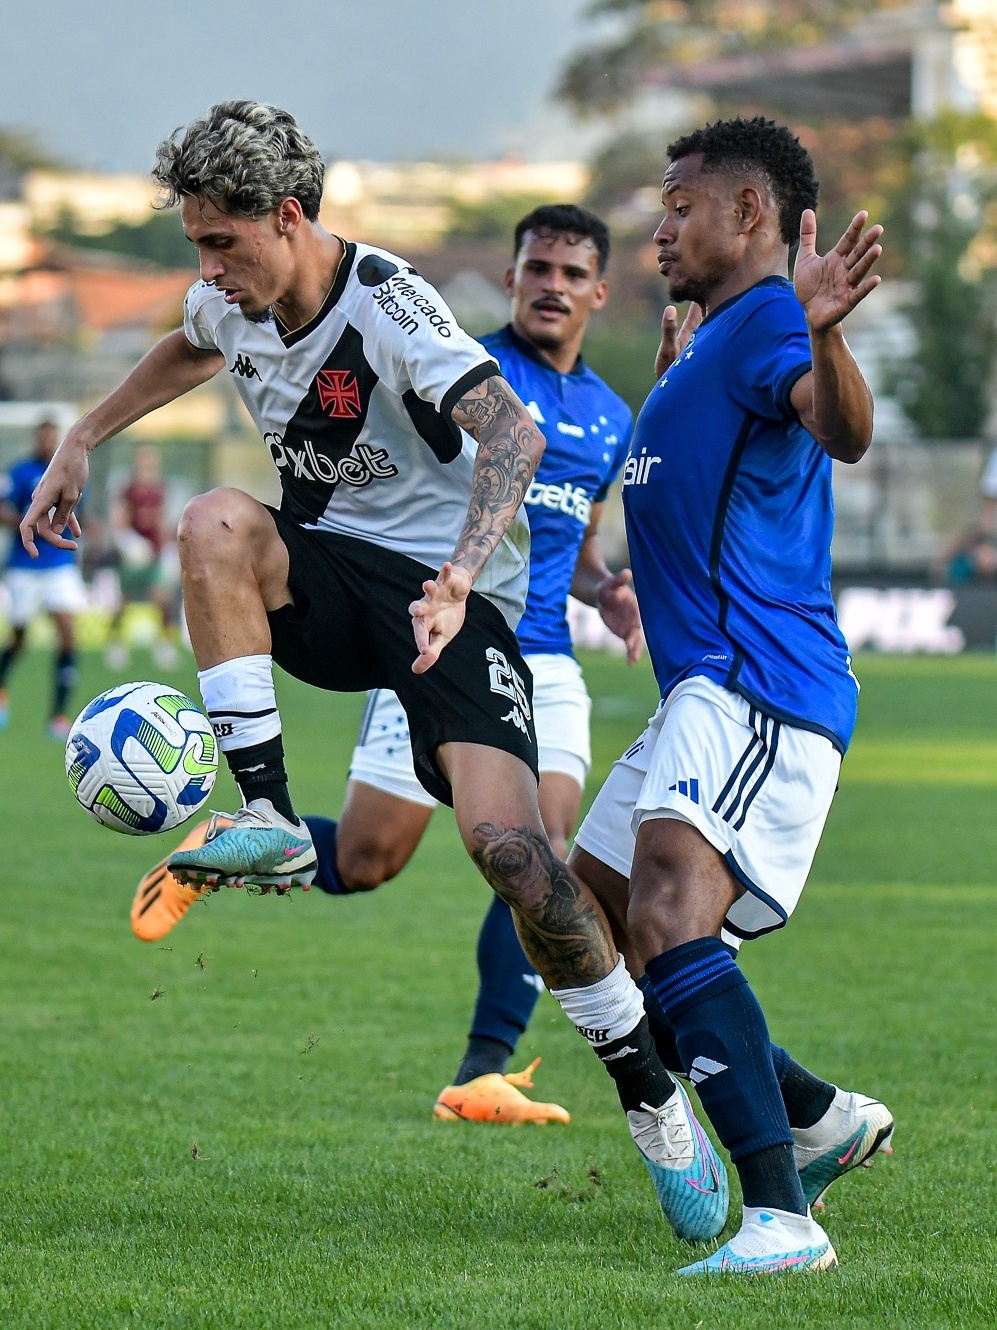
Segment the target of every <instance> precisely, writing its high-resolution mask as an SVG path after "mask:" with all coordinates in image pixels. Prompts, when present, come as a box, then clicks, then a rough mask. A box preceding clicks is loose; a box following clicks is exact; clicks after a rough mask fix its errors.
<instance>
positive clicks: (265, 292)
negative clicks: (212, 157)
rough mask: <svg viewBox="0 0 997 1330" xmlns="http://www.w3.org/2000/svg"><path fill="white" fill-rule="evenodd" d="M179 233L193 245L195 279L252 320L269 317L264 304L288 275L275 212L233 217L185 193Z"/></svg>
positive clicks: (283, 286)
mask: <svg viewBox="0 0 997 1330" xmlns="http://www.w3.org/2000/svg"><path fill="white" fill-rule="evenodd" d="M180 217H181V220H182V222H183V229H184V234H185V235H186V236H187V239H188V240H192V241H193V242H194V244H195V245H196V246H197V253H198V259H199V261H200V266H201V277H202V279H203V280H204V281H205V282H210V283H211V284H212V285H213V286H216V287H217V288H218V290H219V291H221V292H222V293H223V294H224V296H225V303H226V304H227V305H238V306H239V308H240V310H241V311H242V313H243V314H244V315H245V316H246V318H247V319H249V320H250V321H251V322H254V323H262V322H265V321H266V320H267V319H269V317H270V307H271V305H273V304H274V303H275V302H276V301H278V300H279V299H280V298H281V296H282V295H283V294H284V293H285V291H286V290H287V288H288V286H289V285H290V282H291V279H292V276H293V261H292V258H291V254H290V249H289V246H288V245H287V244H285V243H284V232H283V230H282V229H281V227H282V220H281V213H280V211H277V212H273V213H270V214H269V215H268V216H266V217H261V218H259V219H254V218H252V217H235V216H233V215H232V214H231V213H228V212H223V211H222V209H221V208H218V207H216V206H215V204H213V203H212V202H211V200H210V199H201V198H193V197H191V196H190V195H185V196H184V198H183V199H182V200H181V203H180Z"/></svg>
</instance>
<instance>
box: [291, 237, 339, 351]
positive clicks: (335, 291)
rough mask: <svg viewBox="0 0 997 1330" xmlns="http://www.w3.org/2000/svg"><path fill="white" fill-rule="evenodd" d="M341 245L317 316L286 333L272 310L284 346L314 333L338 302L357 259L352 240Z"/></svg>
mask: <svg viewBox="0 0 997 1330" xmlns="http://www.w3.org/2000/svg"><path fill="white" fill-rule="evenodd" d="M336 238H337V240H338V239H340V237H338V236H337V237H336ZM342 243H343V248H344V253H343V257H342V259H341V260H340V263H339V269H338V271H337V273H336V280H335V281H334V282H333V284H332V286H331V288H330V290H329V294H328V295H327V296H326V298H325V299H324V300H323V301H322V306H321V308H320V309H319V311H318V313H317V314H313V315H312V317H311V318H310V319H309V320H308V322H307V323H303V324H302V325H301V327H300V328H295V329H294V331H293V332H288V330H287V329H286V328H285V327H284V325H283V323H281V321H280V315H279V314H278V313H277V311H276V310H274V312H273V319H274V324H275V325H276V328H277V334H278V336H279V337H280V340H281V341H282V342H283V343H284V345H285V346H294V345H295V344H296V343H297V342H300V341H301V340H302V338H304V337H307V336H308V334H309V333H310V332H312V331H314V329H315V328H317V327H318V325H319V324H320V323H321V322H322V320H323V319H324V318H325V316H326V315H327V314H328V313H329V311H330V310H331V309H333V308H334V307H335V305H336V304H337V303H338V301H339V297H340V296H341V295H342V294H343V292H344V291H345V290H346V283H347V282H348V281H349V279H350V273H351V272H352V271H353V263H354V260H355V259H356V257H357V247H356V245H355V244H354V243H353V241H352V240H344V241H343V242H342Z"/></svg>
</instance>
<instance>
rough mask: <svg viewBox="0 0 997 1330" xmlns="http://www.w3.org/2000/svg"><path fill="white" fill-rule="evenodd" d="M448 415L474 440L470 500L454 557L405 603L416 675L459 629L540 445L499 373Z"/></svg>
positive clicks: (537, 433)
mask: <svg viewBox="0 0 997 1330" xmlns="http://www.w3.org/2000/svg"><path fill="white" fill-rule="evenodd" d="M452 418H453V421H454V423H455V424H457V425H459V426H460V427H461V429H464V430H467V432H468V434H470V435H471V436H472V438H474V439H475V440H476V441H477V444H478V452H477V456H476V457H475V461H474V474H473V476H472V480H471V502H470V504H469V505H468V509H467V520H466V521H465V523H464V529H463V531H461V533H460V537H459V539H458V541H457V545H456V548H455V549H454V553H453V558H452V559H451V560H449V561H448V562H447V563H445V564H444V565H443V567H442V568H441V569H440V572H439V574H438V576H437V577H435V578H433V579H432V580H431V581H427V582H424V583H423V590H424V591H425V593H426V594H425V595H424V596H423V598H422V599H421V600H417V601H413V603H412V605H411V607H410V609H411V613H412V620H413V628H414V631H415V641H416V646H417V647H418V650H419V655H418V657H417V658H416V661H415V663H414V664H413V666H412V669H413V670H414V672H415V673H416V674H423V673H425V671H426V670H428V669H430V668H431V666H433V665H434V664H435V663H436V661H437V660H438V659H439V655H440V652H441V651H442V650H443V648H444V647H445V646H446V644H447V643H448V642H449V641H450V640H451V639H452V638H454V637H455V636H456V635H457V633H458V632H459V631H460V627H461V624H462V623H463V622H464V602H465V600H466V599H467V597H468V594H469V592H470V590H471V587H472V586H473V585H474V580H475V578H476V577H477V576H478V574H479V573H480V572H481V570H482V568H483V567H484V566H485V564H486V563H487V561H488V559H489V558H490V557H491V555H492V553H493V552H494V550H495V547H496V546H497V545H498V543H499V541H500V540H501V539H502V537H503V536H504V535H505V533H506V531H507V530H508V527H509V523H510V522H511V521H512V519H513V518H514V517H515V515H516V513H517V512H518V511H519V509H520V507H521V506H522V503H523V499H524V497H525V495H526V491H527V489H528V488H529V485H530V481H531V480H532V479H533V475H534V472H535V471H536V469H537V464H538V463H539V461H540V458H541V456H542V455H543V450H544V446H545V441H544V436H543V435H542V434H541V433H540V431H539V430H538V429H537V427H536V425H535V424H534V422H533V417H532V416H531V415H530V413H529V412H528V411H527V409H526V407H525V406H524V405H523V404H522V402H521V401H520V400H519V398H518V397H517V396H516V394H515V393H514V392H513V391H512V389H511V388H510V387H509V385H508V383H506V381H505V379H503V378H501V377H500V376H499V375H495V376H493V377H492V378H489V379H485V381H484V382H483V383H480V384H478V385H477V386H476V387H474V388H472V389H471V390H470V391H469V392H468V393H467V394H466V395H465V396H464V397H462V398H461V399H460V401H458V402H457V404H456V406H455V407H454V409H453V412H452Z"/></svg>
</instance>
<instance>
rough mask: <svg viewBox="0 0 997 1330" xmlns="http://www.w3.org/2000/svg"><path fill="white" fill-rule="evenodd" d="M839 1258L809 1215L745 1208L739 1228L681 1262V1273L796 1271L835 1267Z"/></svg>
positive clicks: (770, 1272)
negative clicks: (709, 1250)
mask: <svg viewBox="0 0 997 1330" xmlns="http://www.w3.org/2000/svg"><path fill="white" fill-rule="evenodd" d="M837 1264H838V1258H837V1256H836V1255H835V1252H834V1248H833V1247H832V1246H831V1243H830V1240H829V1239H828V1236H827V1234H826V1233H825V1232H824V1230H823V1229H822V1228H821V1227H820V1225H819V1224H817V1223H815V1222H814V1220H813V1219H812V1218H811V1217H810V1213H809V1211H808V1212H807V1214H805V1215H794V1214H789V1213H787V1212H786V1211H784V1210H762V1209H749V1208H748V1207H747V1206H746V1207H745V1209H744V1222H743V1223H742V1224H741V1227H740V1229H738V1231H737V1233H735V1234H734V1236H733V1237H732V1238H731V1240H730V1241H729V1242H725V1243H724V1245H723V1246H722V1247H720V1248H719V1249H718V1250H717V1251H715V1252H713V1254H712V1255H711V1256H707V1257H704V1259H703V1260H701V1261H695V1262H694V1263H693V1264H692V1265H686V1266H683V1267H682V1269H681V1270H679V1271H678V1272H677V1273H678V1274H680V1275H797V1274H803V1273H804V1272H807V1271H818V1270H834V1269H835V1268H836V1267H837Z"/></svg>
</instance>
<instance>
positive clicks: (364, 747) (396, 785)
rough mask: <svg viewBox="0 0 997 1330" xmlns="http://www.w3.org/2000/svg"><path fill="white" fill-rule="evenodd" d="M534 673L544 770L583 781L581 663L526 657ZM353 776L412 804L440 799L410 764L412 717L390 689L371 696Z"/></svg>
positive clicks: (585, 725) (587, 752) (588, 755)
mask: <svg viewBox="0 0 997 1330" xmlns="http://www.w3.org/2000/svg"><path fill="white" fill-rule="evenodd" d="M525 660H526V663H527V664H528V665H529V667H530V671H531V673H532V674H533V719H534V722H535V724H536V730H537V746H538V748H539V750H540V774H541V775H543V773H544V772H545V771H557V772H561V773H562V774H564V775H566V776H570V777H571V778H572V779H573V780H575V781H577V782H578V785H579V786H584V785H585V777H586V776H587V775H588V770H589V767H590V766H591V765H592V752H591V748H590V745H589V712H590V711H591V709H592V702H591V699H590V698H589V695H588V690H587V689H586V687H585V680H584V679H583V678H582V672H581V668H580V667H579V665H578V662H577V661H576V660H573V659H572V658H571V656H560V655H542V656H541V655H537V656H526V657H525ZM350 780H358V781H362V782H363V784H364V785H372V786H373V787H374V789H375V790H383V791H384V793H385V794H393V795H394V796H395V797H396V798H398V799H407V800H408V801H409V803H414V804H421V805H422V806H423V807H424V808H435V806H436V800H435V799H434V798H433V796H432V795H431V794H427V792H426V791H425V790H424V789H423V787H422V786H421V785H420V784H419V781H418V779H417V777H416V774H415V771H414V770H413V767H412V748H411V745H410V743H409V732H408V721H407V719H406V717H405V711H404V709H403V708H402V704H401V703H400V702H399V701H398V698H397V696H396V695H395V694H394V693H393V692H391V690H390V689H388V688H378V689H375V690H374V691H373V692H371V693H368V695H367V706H366V709H365V710H364V714H363V720H362V721H361V722H360V733H359V735H358V736H357V745H356V747H355V748H354V750H353V758H352V760H351V761H350Z"/></svg>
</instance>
